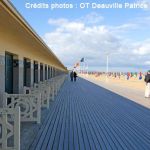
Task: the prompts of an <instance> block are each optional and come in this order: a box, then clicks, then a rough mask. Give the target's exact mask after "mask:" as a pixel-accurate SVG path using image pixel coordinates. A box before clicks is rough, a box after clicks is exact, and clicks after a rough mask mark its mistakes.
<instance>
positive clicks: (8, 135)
mask: <svg viewBox="0 0 150 150" xmlns="http://www.w3.org/2000/svg"><path fill="white" fill-rule="evenodd" d="M10 117H11V121H10ZM12 119H13V120H12ZM0 149H2V150H20V108H19V107H16V108H15V109H13V108H0Z"/></svg>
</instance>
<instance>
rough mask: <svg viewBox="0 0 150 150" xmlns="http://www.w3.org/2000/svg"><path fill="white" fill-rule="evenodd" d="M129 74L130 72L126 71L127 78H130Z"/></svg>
mask: <svg viewBox="0 0 150 150" xmlns="http://www.w3.org/2000/svg"><path fill="white" fill-rule="evenodd" d="M130 76H131V74H130V72H127V80H129V79H130Z"/></svg>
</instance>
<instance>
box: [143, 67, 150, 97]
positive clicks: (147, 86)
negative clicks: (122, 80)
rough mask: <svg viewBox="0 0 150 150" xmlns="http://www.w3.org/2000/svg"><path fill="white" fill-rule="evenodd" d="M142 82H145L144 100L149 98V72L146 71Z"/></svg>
mask: <svg viewBox="0 0 150 150" xmlns="http://www.w3.org/2000/svg"><path fill="white" fill-rule="evenodd" d="M144 81H145V82H146V88H145V98H149V97H150V70H148V72H147V75H146V76H145V79H144Z"/></svg>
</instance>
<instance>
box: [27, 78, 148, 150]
mask: <svg viewBox="0 0 150 150" xmlns="http://www.w3.org/2000/svg"><path fill="white" fill-rule="evenodd" d="M78 149H80V150H84V149H85V150H88V149H91V150H96V149H97V150H100V149H102V150H111V149H112V150H117V149H118V150H122V149H126V150H150V110H149V109H147V108H145V107H143V106H141V105H138V104H136V103H134V102H132V101H130V100H128V99H126V98H124V97H121V96H119V95H117V94H115V93H112V92H110V91H108V90H106V89H104V88H101V87H99V86H97V85H95V84H92V83H90V82H88V81H86V80H84V79H81V78H79V80H78V81H77V82H76V83H72V82H70V81H66V82H65V84H64V86H63V87H62V89H61V90H60V92H59V94H58V96H57V98H56V100H55V101H54V102H53V103H52V105H51V107H50V109H49V111H48V112H47V116H46V119H45V121H44V122H43V124H42V125H41V127H40V129H39V131H38V133H37V136H36V137H35V139H34V141H33V143H32V145H30V150H78Z"/></svg>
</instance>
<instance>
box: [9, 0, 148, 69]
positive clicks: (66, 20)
mask: <svg viewBox="0 0 150 150" xmlns="http://www.w3.org/2000/svg"><path fill="white" fill-rule="evenodd" d="M11 2H12V3H13V5H14V6H15V7H16V9H17V10H18V11H19V12H20V13H21V15H22V16H23V17H24V18H25V20H26V21H27V22H28V23H29V24H30V25H31V27H32V28H33V29H34V30H35V31H36V32H37V33H38V34H39V36H40V37H41V38H42V39H43V40H44V41H45V43H46V44H47V45H48V46H49V47H50V48H51V49H52V51H53V52H54V53H55V54H56V56H57V57H58V58H59V59H60V60H61V62H62V63H63V64H64V65H65V66H67V67H68V68H69V69H70V68H73V65H74V64H75V63H76V62H78V61H80V60H81V58H83V57H84V58H85V64H88V69H89V70H94V71H105V70H106V56H107V55H108V56H109V71H146V70H147V69H150V1H149V0H140V1H139V0H138V1H137V0H61V1H60V0H21V1H19V0H11ZM64 3H65V4H70V5H71V6H72V5H73V7H74V8H68V9H67V8H54V9H51V6H54V4H56V5H57V4H62V5H63V4H64ZM82 3H90V4H89V8H80V5H81V6H83V4H82ZM92 3H96V4H113V3H119V4H122V5H123V6H124V4H125V3H130V4H134V3H136V4H137V3H140V4H145V5H146V6H147V8H145V9H143V8H139V9H131V8H124V7H123V8H120V9H117V8H116V9H115V8H114V9H111V8H105V9H102V8H92ZM30 4H39V5H45V4H48V6H49V8H26V7H27V6H28V7H30V6H31V5H30ZM56 5H55V6H56ZM57 6H58V5H57ZM59 6H60V5H59ZM82 65H83V63H81V66H82Z"/></svg>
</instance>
